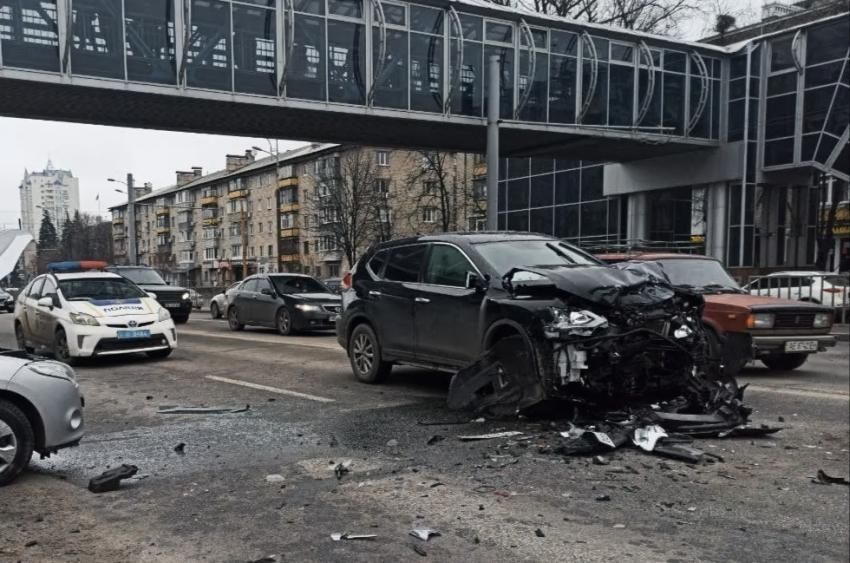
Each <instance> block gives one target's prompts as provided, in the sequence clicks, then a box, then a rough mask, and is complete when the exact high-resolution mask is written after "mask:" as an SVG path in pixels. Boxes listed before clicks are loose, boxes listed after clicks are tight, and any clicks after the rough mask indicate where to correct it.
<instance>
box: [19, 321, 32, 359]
mask: <svg viewBox="0 0 850 563" xmlns="http://www.w3.org/2000/svg"><path fill="white" fill-rule="evenodd" d="M15 340H16V341H17V342H18V350H23V351H24V352H27V353H28V354H32V353H33V351H34V348H32V347H31V346H27V343H26V337H25V336H24V327H23V326H21V323H15Z"/></svg>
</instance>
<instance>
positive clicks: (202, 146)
mask: <svg viewBox="0 0 850 563" xmlns="http://www.w3.org/2000/svg"><path fill="white" fill-rule="evenodd" d="M699 1H700V2H701V3H702V4H703V5H705V6H706V9H707V10H709V11H711V12H715V13H716V12H717V11H718V10H722V11H725V12H731V13H733V14H735V15H737V16H738V18H739V21H746V20H752V19H753V18H754V17H755V14H756V13H757V12H758V10H759V8H760V6H761V4H762V0H699ZM709 6H711V7H709ZM718 6H720V8H718ZM712 19H713V17H712V16H710V15H707V14H695V15H694V16H692V17H690V18H688V19H687V20H685V21H683V22H681V36H682V37H683V38H684V39H691V40H695V39H698V38H699V37H703V36H705V35H706V34H708V30H709V26H710V23H711V20H712ZM327 141H329V142H333V139H327ZM302 144H304V143H302V142H299V141H297V140H283V139H281V140H280V141H279V145H278V147H279V150H281V151H284V150H287V149H291V148H295V147H297V146H300V145H302ZM253 146H258V147H262V148H267V147H268V146H269V142H268V141H267V140H266V139H251V138H245V137H226V136H219V135H202V134H195V133H177V132H168V131H156V130H149V129H129V128H121V127H106V126H100V125H83V124H76V123H62V122H54V121H38V120H28V119H15V118H8V117H0V230H2V229H4V228H6V229H9V228H17V223H18V218H19V217H20V199H19V195H18V186H19V185H20V183H21V180H22V179H23V177H24V170H25V169H26V170H30V171H32V170H43V169H44V167H45V166H46V164H47V160H48V159H50V160H52V162H53V166H54V167H55V168H61V169H66V170H71V172H72V173H73V174H74V176H76V177H77V178H79V181H80V208H81V210H82V211H85V212H87V213H91V214H92V215H95V214H98V212H99V213H100V214H101V215H104V216H106V217H108V216H109V215H108V208H109V206H110V205H115V204H118V203H121V202H123V201H126V196H124V195H123V194H120V193H117V192H115V188H121V187H122V186H120V185H119V184H114V183H109V182H107V178H116V179H122V180H123V179H125V178H126V176H127V173H128V172H132V173H133V176H134V178H135V181H136V184H137V185H142V184H143V183H144V182H151V183H152V184H153V186H154V188H155V189H156V188H162V187H165V186H169V185H172V184H174V181H175V171H177V170H188V169H191V167H193V166H201V167H203V169H204V173H207V172H213V171H216V170H221V169H223V168H224V165H225V160H224V158H225V155H226V154H243V153H244V152H245V150H247V149H249V148H251V147H253ZM98 196H99V200H98V199H96V198H97V197H98Z"/></svg>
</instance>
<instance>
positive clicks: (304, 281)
mask: <svg viewBox="0 0 850 563" xmlns="http://www.w3.org/2000/svg"><path fill="white" fill-rule="evenodd" d="M228 299H229V302H230V303H229V305H228V307H227V322H228V324H229V325H230V329H231V330H242V329H243V328H245V325H259V326H267V327H272V328H276V329H277V331H278V332H279V333H280V334H283V335H287V334H292V333H294V332H298V331H302V330H320V329H332V328H334V326H335V321H336V318H337V316H339V313H340V312H341V310H342V302H341V299H340V297H339V295H335V294H333V293H331V290H329V289H328V288H327V287H325V286H324V285H322V284H321V283H320V282H318V281H316V280H315V279H313V278H311V277H310V276H304V275H300V274H267V275H266V274H261V275H256V276H251V277H250V278H247V279H245V281H243V282H242V283H241V284H240V285H239V287H237V288H236V289H233V290H229V293H228Z"/></svg>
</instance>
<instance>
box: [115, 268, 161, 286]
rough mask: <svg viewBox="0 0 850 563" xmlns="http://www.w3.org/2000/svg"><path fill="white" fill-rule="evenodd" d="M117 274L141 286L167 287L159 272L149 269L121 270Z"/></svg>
mask: <svg viewBox="0 0 850 563" xmlns="http://www.w3.org/2000/svg"><path fill="white" fill-rule="evenodd" d="M115 273H116V274H120V275H122V276H124V277H125V278H127V279H128V280H130V281H131V282H133V283H137V284H139V285H166V283H165V280H164V279H162V276H160V275H159V272H157V271H156V270H151V269H148V268H121V269H120V270H116V271H115Z"/></svg>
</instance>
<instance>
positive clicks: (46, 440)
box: [0, 350, 83, 487]
mask: <svg viewBox="0 0 850 563" xmlns="http://www.w3.org/2000/svg"><path fill="white" fill-rule="evenodd" d="M82 437H83V399H82V397H81V395H80V389H79V386H78V385H77V378H76V375H75V374H74V370H73V369H71V368H70V367H68V366H67V365H65V364H62V363H59V362H53V361H46V360H41V359H36V358H33V357H31V356H29V355H28V354H26V353H24V352H13V351H10V350H0V487H2V486H3V485H8V484H9V483H11V482H12V480H13V479H15V477H17V476H18V474H20V472H21V471H23V469H24V468H25V467H26V466H27V464H29V461H30V458H31V457H32V454H33V452H38V453H39V454H41V455H42V456H45V457H47V456H50V455H51V454H53V453H56V452H57V451H59V450H60V449H63V448H68V447H71V446H75V445H77V444H78V443H79V442H80V439H81V438H82Z"/></svg>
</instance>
